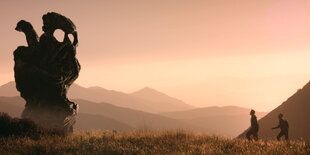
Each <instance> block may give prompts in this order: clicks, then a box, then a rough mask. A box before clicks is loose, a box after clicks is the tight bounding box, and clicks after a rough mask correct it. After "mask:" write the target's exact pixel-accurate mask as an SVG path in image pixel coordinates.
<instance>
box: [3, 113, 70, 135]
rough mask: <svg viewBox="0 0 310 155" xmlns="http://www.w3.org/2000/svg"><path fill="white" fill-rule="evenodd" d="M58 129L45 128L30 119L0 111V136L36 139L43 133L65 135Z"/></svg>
mask: <svg viewBox="0 0 310 155" xmlns="http://www.w3.org/2000/svg"><path fill="white" fill-rule="evenodd" d="M66 134H67V133H66V132H65V131H64V130H60V129H46V128H43V127H42V126H40V125H38V124H36V123H35V122H33V121H32V120H30V119H19V118H12V117H10V116H9V115H8V114H6V113H0V137H30V138H32V139H38V138H40V136H43V135H58V136H65V135H66Z"/></svg>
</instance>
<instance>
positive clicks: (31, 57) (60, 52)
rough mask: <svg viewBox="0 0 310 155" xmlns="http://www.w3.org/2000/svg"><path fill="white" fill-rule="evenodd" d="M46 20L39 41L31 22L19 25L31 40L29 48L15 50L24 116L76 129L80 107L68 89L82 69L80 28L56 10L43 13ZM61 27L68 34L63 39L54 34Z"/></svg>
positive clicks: (40, 121) (58, 126)
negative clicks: (60, 40) (71, 39)
mask: <svg viewBox="0 0 310 155" xmlns="http://www.w3.org/2000/svg"><path fill="white" fill-rule="evenodd" d="M42 19H43V27H42V30H43V31H44V33H43V34H42V35H41V36H40V38H39V40H38V35H37V33H36V32H35V30H34V29H33V27H32V25H31V24H30V23H29V22H27V21H24V20H21V21H19V22H18V24H17V26H16V28H15V29H16V30H17V31H21V32H24V33H25V35H26V39H27V43H28V47H25V46H19V47H18V48H17V49H16V50H15V51H14V61H15V66H14V72H15V82H16V88H17V90H18V91H19V92H20V95H21V97H23V98H24V99H25V100H26V106H25V110H24V111H23V114H22V117H24V118H30V119H32V120H34V121H35V122H37V123H39V124H41V125H43V126H45V127H50V128H64V129H66V130H68V131H72V130H73V124H74V123H75V116H76V114H77V109H78V107H77V104H75V103H74V102H71V101H69V100H68V98H67V90H68V89H69V87H70V86H71V84H72V83H73V82H74V81H75V80H76V79H77V77H78V75H79V71H80V64H79V62H78V60H77V59H76V57H75V55H76V46H77V44H78V39H77V32H76V27H75V25H74V24H73V22H72V21H71V20H70V19H68V18H66V17H64V16H62V15H60V14H58V13H55V12H50V13H47V14H45V15H43V17H42ZM57 29H60V30H62V31H63V32H64V34H65V35H64V40H63V42H59V41H57V39H56V38H55V37H54V36H53V33H54V31H55V30H57ZM70 34H71V35H73V37H74V41H73V42H71V41H70V39H69V37H68V35H70Z"/></svg>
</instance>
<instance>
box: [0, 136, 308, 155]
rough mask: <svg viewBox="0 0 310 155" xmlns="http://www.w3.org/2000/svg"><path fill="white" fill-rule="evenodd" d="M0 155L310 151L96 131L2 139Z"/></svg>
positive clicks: (295, 145) (296, 145)
mask: <svg viewBox="0 0 310 155" xmlns="http://www.w3.org/2000/svg"><path fill="white" fill-rule="evenodd" d="M0 154H310V148H309V146H308V145H306V143H305V142H301V141H300V142H297V141H290V142H285V141H281V142H277V141H258V142H248V141H247V140H245V139H229V138H221V137H217V136H208V135H199V134H194V133H190V132H185V131H157V132H155V131H133V132H122V133H116V132H112V131H111V132H110V131H94V132H74V133H73V134H72V135H68V136H66V137H61V136H42V137H41V138H40V140H33V139H30V138H26V137H24V138H13V137H9V138H0Z"/></svg>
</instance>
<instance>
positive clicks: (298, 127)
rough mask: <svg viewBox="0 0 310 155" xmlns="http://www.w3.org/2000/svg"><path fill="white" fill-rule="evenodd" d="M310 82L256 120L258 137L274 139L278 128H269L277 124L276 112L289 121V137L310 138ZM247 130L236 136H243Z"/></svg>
mask: <svg viewBox="0 0 310 155" xmlns="http://www.w3.org/2000/svg"><path fill="white" fill-rule="evenodd" d="M309 103H310V82H308V83H307V84H306V85H305V86H304V87H303V88H302V89H299V90H298V91H297V92H296V93H295V94H293V95H292V96H291V97H289V98H288V99H287V100H286V101H285V102H283V103H282V104H281V105H280V106H278V107H277V108H275V109H274V110H272V111H271V112H270V113H268V114H267V115H266V116H265V117H263V118H262V119H260V120H259V121H258V123H259V125H260V130H259V133H258V135H259V138H262V139H275V138H276V136H277V134H278V133H279V132H280V130H279V129H278V130H271V128H272V127H275V126H277V125H278V122H279V121H278V114H279V113H282V114H284V117H283V118H284V119H286V120H287V121H288V123H289V138H290V139H304V140H307V141H309V140H310V132H309V131H310V119H309V118H310V113H309V109H310V104H309ZM246 132H247V130H246V131H244V132H243V133H241V134H240V135H239V136H238V137H245V134H246Z"/></svg>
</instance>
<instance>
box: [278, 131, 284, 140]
mask: <svg viewBox="0 0 310 155" xmlns="http://www.w3.org/2000/svg"><path fill="white" fill-rule="evenodd" d="M283 135H284V133H283V132H282V131H281V132H280V133H279V134H278V136H277V140H280V138H281V137H282V136H283Z"/></svg>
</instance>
